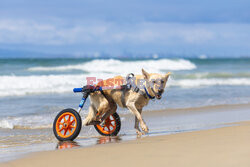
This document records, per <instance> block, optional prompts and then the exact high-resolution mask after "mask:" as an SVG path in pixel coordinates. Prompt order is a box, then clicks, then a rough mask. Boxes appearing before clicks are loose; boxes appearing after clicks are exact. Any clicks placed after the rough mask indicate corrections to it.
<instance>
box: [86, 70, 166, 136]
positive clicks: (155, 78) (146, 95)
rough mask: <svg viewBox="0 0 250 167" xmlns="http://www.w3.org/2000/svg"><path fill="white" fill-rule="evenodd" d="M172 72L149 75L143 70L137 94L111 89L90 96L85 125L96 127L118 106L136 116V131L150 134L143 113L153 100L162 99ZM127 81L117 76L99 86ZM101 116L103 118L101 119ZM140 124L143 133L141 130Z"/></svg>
mask: <svg viewBox="0 0 250 167" xmlns="http://www.w3.org/2000/svg"><path fill="white" fill-rule="evenodd" d="M169 76H170V72H169V73H167V74H165V75H161V74H156V73H147V72H146V71H145V70H144V69H142V75H136V76H135V80H134V81H135V82H134V83H135V85H136V86H137V87H138V88H139V89H140V93H139V92H135V91H134V90H133V89H121V90H119V89H111V90H103V93H104V94H102V93H101V92H100V91H96V92H94V93H91V94H90V101H91V104H90V107H89V113H88V116H87V117H86V118H85V120H84V121H83V124H84V125H95V124H99V123H101V122H102V121H103V120H105V119H106V118H107V117H108V116H109V115H110V114H113V113H115V112H116V110H117V105H118V106H119V107H122V108H127V109H129V110H130V111H131V112H132V113H133V114H134V115H135V129H136V132H137V133H138V134H139V135H141V134H144V132H146V133H147V132H148V127H147V125H146V123H145V122H144V120H143V119H142V116H141V113H142V109H143V107H144V106H146V105H147V104H148V102H149V100H150V99H151V98H156V99H161V96H162V93H163V92H164V88H165V86H166V83H167V80H168V78H169ZM124 82H125V80H124V78H123V77H122V76H116V77H114V78H110V79H107V80H104V81H102V82H100V83H98V84H97V85H99V86H100V85H101V86H107V85H108V86H110V85H112V86H116V85H120V84H124ZM100 116H101V117H100ZM139 123H140V127H141V129H142V131H143V132H142V131H141V130H140V128H139Z"/></svg>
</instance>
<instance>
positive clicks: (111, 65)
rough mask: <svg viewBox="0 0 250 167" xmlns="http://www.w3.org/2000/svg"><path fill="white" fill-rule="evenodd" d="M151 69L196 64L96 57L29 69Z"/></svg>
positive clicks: (124, 71)
mask: <svg viewBox="0 0 250 167" xmlns="http://www.w3.org/2000/svg"><path fill="white" fill-rule="evenodd" d="M142 68H145V69H150V71H152V72H161V71H165V70H172V71H177V70H192V69H195V68H196V65H195V64H194V63H192V62H191V61H189V60H184V59H176V60H174V59H159V60H141V61H120V60H115V59H108V60H104V59H96V60H92V61H89V62H86V63H81V64H76V65H65V66H56V67H44V66H39V67H31V68H28V70H29V71H69V70H81V71H84V72H88V73H93V72H97V73H113V74H127V73H131V72H134V73H140V72H141V69H142Z"/></svg>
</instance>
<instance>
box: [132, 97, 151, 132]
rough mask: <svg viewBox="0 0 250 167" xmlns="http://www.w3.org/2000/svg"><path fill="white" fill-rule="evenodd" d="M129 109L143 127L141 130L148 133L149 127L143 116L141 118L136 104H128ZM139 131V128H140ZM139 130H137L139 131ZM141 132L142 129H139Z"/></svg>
mask: <svg viewBox="0 0 250 167" xmlns="http://www.w3.org/2000/svg"><path fill="white" fill-rule="evenodd" d="M127 108H128V109H129V110H130V111H131V112H132V113H133V114H134V115H135V116H136V118H137V119H138V120H136V121H139V123H140V125H141V129H142V130H143V131H144V132H146V133H147V132H148V127H147V125H146V124H145V122H144V121H143V119H142V116H141V113H140V112H139V111H138V110H137V108H136V107H135V103H134V102H127ZM138 129H139V127H138ZM138 129H137V130H138ZM139 130H140V129H139Z"/></svg>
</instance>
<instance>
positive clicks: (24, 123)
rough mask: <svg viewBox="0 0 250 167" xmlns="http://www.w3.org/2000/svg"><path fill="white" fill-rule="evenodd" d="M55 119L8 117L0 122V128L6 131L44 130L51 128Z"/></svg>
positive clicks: (38, 116) (42, 116)
mask: <svg viewBox="0 0 250 167" xmlns="http://www.w3.org/2000/svg"><path fill="white" fill-rule="evenodd" d="M51 122H53V118H52V117H51V118H48V116H45V115H36V116H34V115H29V116H25V117H24V116H23V117H7V118H3V119H1V120H0V128H4V129H44V128H51V127H52V123H51Z"/></svg>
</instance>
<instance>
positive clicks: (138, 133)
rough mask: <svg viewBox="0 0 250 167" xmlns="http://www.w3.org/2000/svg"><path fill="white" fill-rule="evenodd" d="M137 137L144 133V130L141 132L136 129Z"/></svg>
mask: <svg viewBox="0 0 250 167" xmlns="http://www.w3.org/2000/svg"><path fill="white" fill-rule="evenodd" d="M136 134H137V137H138V138H140V137H141V136H142V135H145V133H144V132H141V131H140V130H136Z"/></svg>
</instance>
